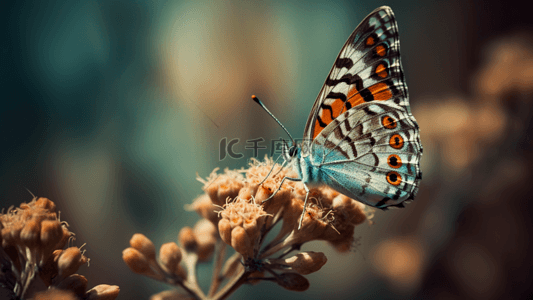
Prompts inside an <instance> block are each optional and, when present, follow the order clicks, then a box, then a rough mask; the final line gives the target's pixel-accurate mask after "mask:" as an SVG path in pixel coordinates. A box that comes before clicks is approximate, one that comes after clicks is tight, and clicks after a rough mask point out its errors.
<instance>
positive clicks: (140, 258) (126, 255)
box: [122, 247, 151, 274]
mask: <svg viewBox="0 0 533 300" xmlns="http://www.w3.org/2000/svg"><path fill="white" fill-rule="evenodd" d="M122 260H124V262H125V263H126V265H128V267H130V269H131V270H132V271H133V272H135V273H137V274H148V273H150V272H151V269H150V263H149V262H148V259H147V258H146V256H144V255H143V254H142V253H141V252H139V250H137V249H135V248H131V247H130V248H126V249H124V251H122Z"/></svg>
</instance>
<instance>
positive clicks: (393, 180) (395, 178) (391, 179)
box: [387, 171, 402, 185]
mask: <svg viewBox="0 0 533 300" xmlns="http://www.w3.org/2000/svg"><path fill="white" fill-rule="evenodd" d="M387 182H388V183H390V184H392V185H399V184H400V183H402V176H400V174H398V172H394V171H392V172H389V173H387Z"/></svg>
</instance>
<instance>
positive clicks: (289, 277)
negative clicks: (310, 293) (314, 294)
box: [277, 273, 309, 292]
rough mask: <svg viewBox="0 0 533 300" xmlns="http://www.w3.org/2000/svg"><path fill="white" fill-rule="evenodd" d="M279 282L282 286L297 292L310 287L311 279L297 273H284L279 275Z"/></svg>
mask: <svg viewBox="0 0 533 300" xmlns="http://www.w3.org/2000/svg"><path fill="white" fill-rule="evenodd" d="M277 283H278V284H279V285H281V286H282V287H284V288H286V289H288V290H290V291H296V292H303V291H305V290H307V289H308V288H309V281H308V280H307V279H306V278H305V277H303V276H302V275H300V274H297V273H284V274H281V275H279V276H278V277H277Z"/></svg>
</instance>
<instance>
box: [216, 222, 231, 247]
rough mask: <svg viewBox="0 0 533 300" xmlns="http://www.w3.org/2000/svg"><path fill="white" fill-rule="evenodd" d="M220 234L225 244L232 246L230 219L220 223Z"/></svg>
mask: <svg viewBox="0 0 533 300" xmlns="http://www.w3.org/2000/svg"><path fill="white" fill-rule="evenodd" d="M218 232H219V233H220V237H221V238H222V240H223V241H224V243H226V244H228V245H230V246H231V223H230V221H229V220H228V219H222V220H220V221H219V222H218Z"/></svg>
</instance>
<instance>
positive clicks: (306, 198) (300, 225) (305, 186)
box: [298, 183, 309, 230]
mask: <svg viewBox="0 0 533 300" xmlns="http://www.w3.org/2000/svg"><path fill="white" fill-rule="evenodd" d="M304 188H305V201H304V210H303V211H302V216H301V217H300V222H299V223H298V230H300V228H302V222H303V220H304V215H305V208H306V207H307V200H308V199H309V188H308V187H307V184H305V183H304Z"/></svg>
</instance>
